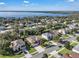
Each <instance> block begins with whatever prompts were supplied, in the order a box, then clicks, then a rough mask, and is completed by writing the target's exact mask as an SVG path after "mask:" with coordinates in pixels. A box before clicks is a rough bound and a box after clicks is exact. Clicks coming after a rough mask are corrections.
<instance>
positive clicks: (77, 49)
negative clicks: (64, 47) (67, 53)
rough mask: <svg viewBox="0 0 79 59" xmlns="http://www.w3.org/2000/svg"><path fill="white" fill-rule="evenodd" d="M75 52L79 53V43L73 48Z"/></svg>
mask: <svg viewBox="0 0 79 59" xmlns="http://www.w3.org/2000/svg"><path fill="white" fill-rule="evenodd" d="M72 51H73V52H76V53H79V44H78V45H76V46H75V47H74V48H73V49H72Z"/></svg>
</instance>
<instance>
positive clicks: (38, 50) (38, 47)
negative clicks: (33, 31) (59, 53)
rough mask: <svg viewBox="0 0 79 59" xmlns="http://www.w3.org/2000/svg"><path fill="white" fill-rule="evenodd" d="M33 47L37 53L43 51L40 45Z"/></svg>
mask: <svg viewBox="0 0 79 59" xmlns="http://www.w3.org/2000/svg"><path fill="white" fill-rule="evenodd" d="M35 49H36V50H37V52H38V53H41V52H43V51H45V49H44V48H42V47H41V46H37V47H35Z"/></svg>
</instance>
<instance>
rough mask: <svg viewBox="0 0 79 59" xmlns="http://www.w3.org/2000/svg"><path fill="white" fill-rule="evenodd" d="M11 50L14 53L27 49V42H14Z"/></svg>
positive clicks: (19, 40)
mask: <svg viewBox="0 0 79 59" xmlns="http://www.w3.org/2000/svg"><path fill="white" fill-rule="evenodd" d="M10 48H12V49H13V51H19V49H25V42H24V41H23V40H22V39H18V40H14V41H12V42H11V45H10Z"/></svg>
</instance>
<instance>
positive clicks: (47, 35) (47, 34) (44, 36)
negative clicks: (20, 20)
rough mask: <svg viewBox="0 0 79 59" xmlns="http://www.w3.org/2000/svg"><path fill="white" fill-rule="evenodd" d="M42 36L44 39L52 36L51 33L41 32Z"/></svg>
mask: <svg viewBox="0 0 79 59" xmlns="http://www.w3.org/2000/svg"><path fill="white" fill-rule="evenodd" d="M42 37H43V38H44V39H46V40H51V39H52V37H53V34H51V33H43V34H42Z"/></svg>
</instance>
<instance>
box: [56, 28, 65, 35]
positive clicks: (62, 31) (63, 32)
mask: <svg viewBox="0 0 79 59" xmlns="http://www.w3.org/2000/svg"><path fill="white" fill-rule="evenodd" d="M58 33H61V34H66V31H65V29H59V30H58Z"/></svg>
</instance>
